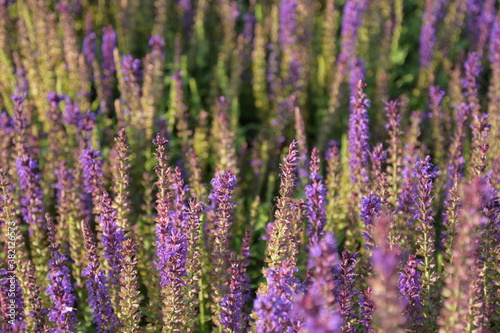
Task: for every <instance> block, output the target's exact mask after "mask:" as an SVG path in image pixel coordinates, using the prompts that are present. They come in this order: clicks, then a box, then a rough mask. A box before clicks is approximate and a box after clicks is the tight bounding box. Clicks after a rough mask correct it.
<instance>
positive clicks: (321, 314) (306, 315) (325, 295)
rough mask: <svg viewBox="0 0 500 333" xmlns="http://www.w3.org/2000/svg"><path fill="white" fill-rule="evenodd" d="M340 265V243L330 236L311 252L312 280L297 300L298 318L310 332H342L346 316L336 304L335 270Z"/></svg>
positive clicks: (310, 269)
mask: <svg viewBox="0 0 500 333" xmlns="http://www.w3.org/2000/svg"><path fill="white" fill-rule="evenodd" d="M339 264H340V260H339V256H338V254H337V244H336V243H335V238H334V236H333V234H331V233H328V234H326V235H325V237H324V238H322V239H321V240H320V241H319V243H314V244H313V245H312V246H311V248H310V249H309V264H308V270H309V271H310V272H311V273H312V280H311V283H310V285H309V287H308V290H307V292H306V293H305V294H304V295H302V296H299V298H298V299H297V301H296V304H295V306H296V309H295V312H296V316H301V317H302V320H303V322H304V328H305V329H306V331H307V332H323V333H330V332H331V333H333V332H341V327H342V316H341V314H340V312H339V307H338V304H337V303H336V294H337V293H336V292H337V290H336V287H337V281H336V280H335V273H336V272H335V271H336V270H337V268H338V265H339Z"/></svg>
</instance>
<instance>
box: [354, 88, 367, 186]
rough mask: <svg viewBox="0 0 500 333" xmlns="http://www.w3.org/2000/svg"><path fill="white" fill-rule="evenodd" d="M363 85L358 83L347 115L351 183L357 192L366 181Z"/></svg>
mask: <svg viewBox="0 0 500 333" xmlns="http://www.w3.org/2000/svg"><path fill="white" fill-rule="evenodd" d="M364 87H365V85H364V84H363V82H362V81H359V82H358V86H357V88H358V90H357V92H356V94H355V95H353V96H351V106H352V109H351V114H350V115H349V154H350V163H349V167H350V170H351V182H352V183H353V184H355V186H357V188H358V189H359V190H362V189H363V185H364V184H366V182H367V181H368V173H367V170H366V168H367V167H368V139H369V137H370V136H369V130H368V111H367V108H368V107H369V106H370V101H369V100H368V99H367V96H366V94H365V93H364V92H363V89H364Z"/></svg>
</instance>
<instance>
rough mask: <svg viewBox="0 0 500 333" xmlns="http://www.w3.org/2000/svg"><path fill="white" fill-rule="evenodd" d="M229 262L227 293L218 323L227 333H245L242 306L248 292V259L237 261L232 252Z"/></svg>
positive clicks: (244, 315)
mask: <svg viewBox="0 0 500 333" xmlns="http://www.w3.org/2000/svg"><path fill="white" fill-rule="evenodd" d="M247 252H248V251H247ZM248 254H249V253H247V254H246V255H248ZM229 261H230V263H231V266H230V268H229V270H228V273H229V276H230V283H229V291H228V293H226V295H224V297H223V298H222V300H221V308H222V312H221V319H220V323H221V326H222V327H224V330H225V331H227V332H234V333H242V332H246V328H247V324H246V314H245V312H244V306H245V302H246V301H247V299H248V293H249V291H250V290H249V283H248V276H247V274H246V268H247V266H248V257H243V258H242V259H238V258H236V254H235V253H234V252H232V253H231V257H230V258H229Z"/></svg>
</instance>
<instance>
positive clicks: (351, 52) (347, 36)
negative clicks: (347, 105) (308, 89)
mask: <svg viewBox="0 0 500 333" xmlns="http://www.w3.org/2000/svg"><path fill="white" fill-rule="evenodd" d="M367 3H368V1H366V0H348V1H346V4H345V6H344V13H343V20H342V28H341V38H342V41H341V46H340V55H339V58H338V62H339V63H342V64H345V65H347V67H345V69H346V70H347V69H349V68H354V66H352V65H353V64H354V62H355V61H356V59H357V58H356V45H357V43H358V31H359V27H360V26H361V24H362V22H363V16H364V13H365V10H366V7H367ZM336 75H340V76H341V77H342V76H345V72H342V73H338V74H336Z"/></svg>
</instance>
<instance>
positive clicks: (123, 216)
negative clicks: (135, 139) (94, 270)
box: [110, 128, 131, 231]
mask: <svg viewBox="0 0 500 333" xmlns="http://www.w3.org/2000/svg"><path fill="white" fill-rule="evenodd" d="M127 140H128V139H127V135H126V134H125V128H122V129H121V130H120V131H119V132H118V134H117V136H116V137H115V146H114V147H113V150H112V151H111V153H110V160H111V169H112V172H113V184H114V185H113V193H114V200H113V201H114V202H113V206H114V207H115V209H116V212H117V215H116V220H117V224H118V226H119V227H121V228H122V229H124V230H125V231H130V230H131V225H130V222H129V220H128V215H129V213H130V193H129V191H128V190H129V186H130V177H129V170H130V168H131V165H130V163H129V162H128V161H129V154H130V153H129V151H130V146H129V145H128V143H127Z"/></svg>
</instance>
